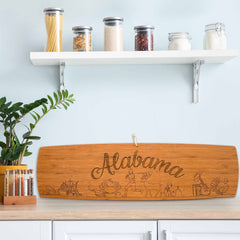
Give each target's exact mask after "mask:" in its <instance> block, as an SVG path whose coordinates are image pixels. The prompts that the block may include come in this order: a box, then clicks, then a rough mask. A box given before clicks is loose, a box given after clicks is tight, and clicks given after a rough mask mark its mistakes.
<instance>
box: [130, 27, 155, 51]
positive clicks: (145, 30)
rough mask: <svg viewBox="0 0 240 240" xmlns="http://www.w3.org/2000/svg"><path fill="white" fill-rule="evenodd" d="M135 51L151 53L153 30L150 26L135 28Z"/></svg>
mask: <svg viewBox="0 0 240 240" xmlns="http://www.w3.org/2000/svg"><path fill="white" fill-rule="evenodd" d="M134 30H135V51H153V30H154V27H153V26H151V25H142V26H135V27H134Z"/></svg>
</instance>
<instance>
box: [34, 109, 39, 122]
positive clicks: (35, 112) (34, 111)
mask: <svg viewBox="0 0 240 240" xmlns="http://www.w3.org/2000/svg"><path fill="white" fill-rule="evenodd" d="M33 112H34V113H35V114H36V116H37V119H38V120H39V119H40V115H39V114H38V113H37V112H35V111H33Z"/></svg>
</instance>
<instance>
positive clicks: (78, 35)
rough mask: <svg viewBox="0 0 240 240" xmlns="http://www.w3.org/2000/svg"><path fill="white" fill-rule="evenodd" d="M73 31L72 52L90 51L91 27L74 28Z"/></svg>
mask: <svg viewBox="0 0 240 240" xmlns="http://www.w3.org/2000/svg"><path fill="white" fill-rule="evenodd" d="M72 30H73V51H74V52H87V51H92V27H90V26H76V27H73V28H72Z"/></svg>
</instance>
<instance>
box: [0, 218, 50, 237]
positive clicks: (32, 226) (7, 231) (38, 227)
mask: <svg viewBox="0 0 240 240" xmlns="http://www.w3.org/2000/svg"><path fill="white" fill-rule="evenodd" d="M51 229H52V227H51V221H0V239H1V240H33V239H34V240H51V238H52V233H51Z"/></svg>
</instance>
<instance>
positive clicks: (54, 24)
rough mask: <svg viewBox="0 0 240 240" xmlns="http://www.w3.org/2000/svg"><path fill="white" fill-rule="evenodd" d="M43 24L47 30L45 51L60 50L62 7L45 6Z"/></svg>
mask: <svg viewBox="0 0 240 240" xmlns="http://www.w3.org/2000/svg"><path fill="white" fill-rule="evenodd" d="M43 12H44V13H45V24H46V30H47V46H46V52H62V28H63V16H62V14H63V12H64V10H63V9H62V8H45V9H44V10H43Z"/></svg>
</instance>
